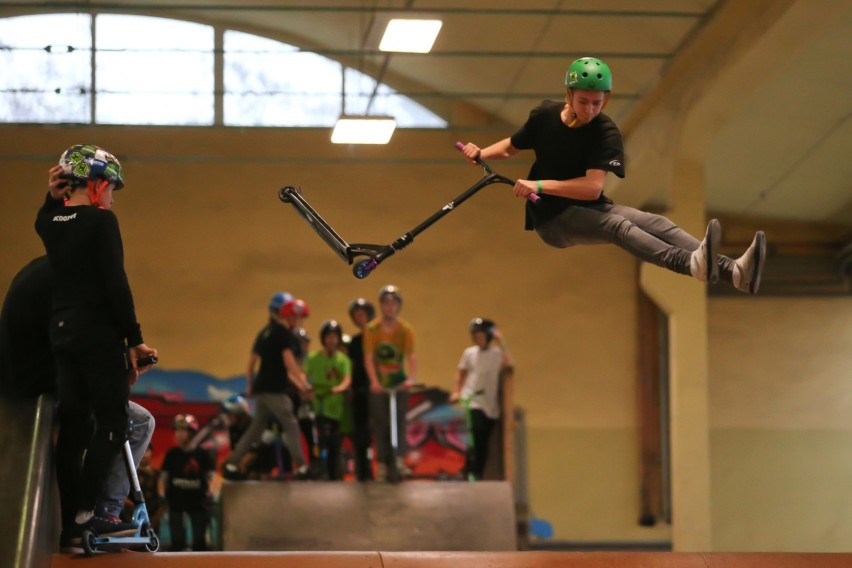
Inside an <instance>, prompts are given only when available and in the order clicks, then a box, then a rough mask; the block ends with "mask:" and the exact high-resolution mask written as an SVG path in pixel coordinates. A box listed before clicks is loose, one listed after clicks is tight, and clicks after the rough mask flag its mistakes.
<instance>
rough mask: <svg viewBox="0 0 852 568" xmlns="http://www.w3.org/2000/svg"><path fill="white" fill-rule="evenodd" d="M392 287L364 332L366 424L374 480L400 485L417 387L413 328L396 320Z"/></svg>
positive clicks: (397, 303) (397, 304)
mask: <svg viewBox="0 0 852 568" xmlns="http://www.w3.org/2000/svg"><path fill="white" fill-rule="evenodd" d="M401 308H402V294H401V293H400V291H399V288H397V287H396V286H392V285H389V286H385V287H383V288H382V289H381V290H380V291H379V309H380V312H381V315H380V317H378V318H376V319H374V320H373V321H371V322H370V323H368V324H367V326H366V327H365V328H364V340H363V341H364V367H365V369H366V370H367V376H368V377H369V379H370V426H371V428H372V430H373V436H374V440H375V444H376V462H377V463H376V481H391V482H396V481H399V479H400V478H401V477H404V476H405V475H406V474H407V473H408V472H407V468H406V466H405V462H404V461H403V456H404V455H405V431H406V420H405V415H406V410H407V408H408V389H409V388H410V387H411V385H413V384H414V383H415V379H414V377H415V374H416V371H417V357H416V355H415V353H414V329H413V328H412V327H411V325H409V324H408V322H406V321H405V320H403V319H401V318H400V317H399V311H400V309H401Z"/></svg>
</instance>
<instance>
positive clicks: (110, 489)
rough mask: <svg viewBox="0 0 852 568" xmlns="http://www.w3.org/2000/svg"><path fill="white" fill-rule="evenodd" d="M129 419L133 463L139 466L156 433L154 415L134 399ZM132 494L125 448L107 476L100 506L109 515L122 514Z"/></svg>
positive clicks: (129, 439) (128, 405) (129, 409)
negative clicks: (125, 500) (125, 462)
mask: <svg viewBox="0 0 852 568" xmlns="http://www.w3.org/2000/svg"><path fill="white" fill-rule="evenodd" d="M127 421H128V424H129V425H130V430H129V435H128V438H127V439H128V441H129V442H130V453H132V454H133V464H134V466H136V467H138V466H139V462H140V461H142V456H143V455H145V450H146V449H147V448H148V444H150V443H151V437H152V436H153V435H154V417H153V416H152V415H151V413H150V412H148V411H147V410H146V409H145V408H144V407H142V406H139V405H138V404H136V403H135V402H133V401H129V402H128V403H127ZM129 494H130V478H129V477H128V474H127V466H126V465H125V464H124V450H123V449H122V451H121V453H119V454H118V455H117V456H116V458H115V462H114V463H113V464H112V469H110V471H109V475H108V476H107V481H106V488H105V489H104V498H103V499H102V500H101V502H100V508H102V509H103V512H104V513H106V514H108V515H115V516H116V517H117V516H119V515H120V514H121V510H122V509H123V508H124V499H125V498H126V497H127V496H128V495H129Z"/></svg>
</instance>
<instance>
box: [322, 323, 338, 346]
mask: <svg viewBox="0 0 852 568" xmlns="http://www.w3.org/2000/svg"><path fill="white" fill-rule="evenodd" d="M329 333H336V334H337V339H339V340H340V341H341V342H342V341H343V328H341V327H340V324H339V323H337V320H328V321H327V322H324V323H323V324H322V327H320V341H325V336H326V335H328V334H329Z"/></svg>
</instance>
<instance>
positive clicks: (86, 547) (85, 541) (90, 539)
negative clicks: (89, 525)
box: [80, 529, 98, 556]
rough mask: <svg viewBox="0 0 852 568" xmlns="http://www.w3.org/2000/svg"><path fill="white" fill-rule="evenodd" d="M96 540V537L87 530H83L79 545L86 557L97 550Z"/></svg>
mask: <svg viewBox="0 0 852 568" xmlns="http://www.w3.org/2000/svg"><path fill="white" fill-rule="evenodd" d="M96 538H97V535H96V534H95V533H93V532H92V531H90V530H89V529H86V530H84V531H83V534H82V535H80V543H81V544H82V545H83V552H84V553H85V555H86V556H92V555H93V554H94V553H95V552H96V551H97V550H98V545H97V543H96V542H95V539H96Z"/></svg>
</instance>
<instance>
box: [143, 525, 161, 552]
mask: <svg viewBox="0 0 852 568" xmlns="http://www.w3.org/2000/svg"><path fill="white" fill-rule="evenodd" d="M145 550H147V551H148V552H157V551H158V550H160V539H159V537H157V534H156V533H155V532H154V529H148V544H146V545H145Z"/></svg>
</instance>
